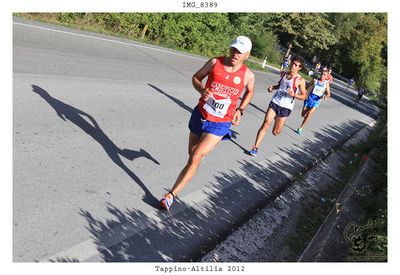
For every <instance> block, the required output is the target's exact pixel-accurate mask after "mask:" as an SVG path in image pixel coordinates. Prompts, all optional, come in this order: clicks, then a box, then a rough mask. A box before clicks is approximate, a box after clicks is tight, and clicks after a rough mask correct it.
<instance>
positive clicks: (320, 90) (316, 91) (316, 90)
mask: <svg viewBox="0 0 400 275" xmlns="http://www.w3.org/2000/svg"><path fill="white" fill-rule="evenodd" d="M324 91H325V87H321V86H315V87H314V90H313V92H312V93H313V94H314V95H316V96H319V97H322V95H323V94H324Z"/></svg>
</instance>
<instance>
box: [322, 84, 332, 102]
mask: <svg viewBox="0 0 400 275" xmlns="http://www.w3.org/2000/svg"><path fill="white" fill-rule="evenodd" d="M330 97H331V89H329V85H326V96H324V98H325V99H328V98H330Z"/></svg>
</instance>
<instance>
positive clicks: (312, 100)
mask: <svg viewBox="0 0 400 275" xmlns="http://www.w3.org/2000/svg"><path fill="white" fill-rule="evenodd" d="M320 102H321V98H320V97H319V96H317V95H314V94H310V95H309V96H308V98H307V99H306V100H304V107H306V108H313V107H315V108H317V107H319V103H320Z"/></svg>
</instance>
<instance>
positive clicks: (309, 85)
mask: <svg viewBox="0 0 400 275" xmlns="http://www.w3.org/2000/svg"><path fill="white" fill-rule="evenodd" d="M316 81H317V79H316V78H313V79H312V80H310V81H308V83H307V85H306V90H308V88H310V87H311V85H313V84H314V83H315V82H316Z"/></svg>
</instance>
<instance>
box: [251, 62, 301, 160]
mask: <svg viewBox="0 0 400 275" xmlns="http://www.w3.org/2000/svg"><path fill="white" fill-rule="evenodd" d="M303 65H304V59H303V58H301V57H295V58H294V59H293V63H292V65H291V66H290V71H289V72H284V73H283V74H282V77H281V79H280V80H279V82H278V85H275V86H270V87H269V88H268V92H270V93H271V92H272V90H278V91H276V93H275V94H274V96H273V97H272V100H271V102H270V103H269V106H268V110H267V113H266V114H265V118H264V122H263V124H262V125H261V127H260V129H259V130H258V133H257V137H256V142H255V144H254V146H253V149H252V150H251V151H250V152H249V153H250V154H251V155H253V156H256V155H257V153H258V147H259V145H260V143H261V141H262V140H263V139H264V136H265V133H266V132H267V130H268V127H269V125H270V124H271V122H272V121H273V120H274V119H275V124H274V128H273V129H272V134H273V135H274V136H276V135H279V133H280V132H281V131H282V127H283V125H284V124H285V122H286V119H287V118H288V116H289V115H290V113H291V112H292V110H293V107H294V103H295V99H300V100H304V99H305V98H306V97H307V91H306V83H305V80H304V78H302V77H301V76H300V75H299V74H298V71H300V69H301V68H302V67H303Z"/></svg>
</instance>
